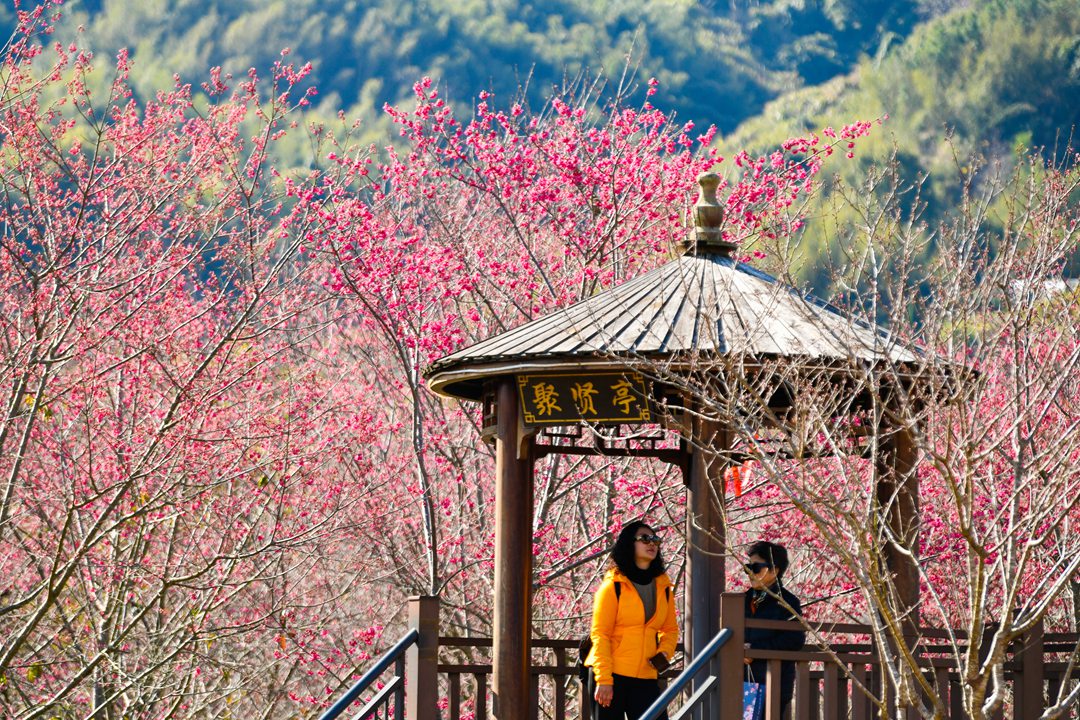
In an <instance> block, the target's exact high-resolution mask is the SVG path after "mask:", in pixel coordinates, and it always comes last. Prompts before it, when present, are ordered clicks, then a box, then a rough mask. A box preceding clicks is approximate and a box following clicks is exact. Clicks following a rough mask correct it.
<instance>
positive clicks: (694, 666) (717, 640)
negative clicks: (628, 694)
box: [639, 628, 732, 720]
mask: <svg viewBox="0 0 1080 720" xmlns="http://www.w3.org/2000/svg"><path fill="white" fill-rule="evenodd" d="M731 635H732V632H731V630H729V629H727V628H724V629H723V630H721V631H720V632H718V633H717V634H716V635H715V636H714V637H713V639H712V640H710V641H709V644H708V645H706V646H705V648H704V649H703V650H702V651H701V652H700V653H699V654H698V656H697V657H696V658H694V660H693V662H691V663H690V664H689V665H687V666H686V667H685V668H684V669H683V671H682V672H681V673H679V676H678V677H677V678H675V679H674V680H672V681H671V683H670V684H668V686H667V689H666V690H664V692H662V693H660V697H658V698H656V702H654V703H653V704H652V705H650V706H649V709H648V710H646V711H645V714H644V715H642V716H641V717H640V718H639V720H656V718H658V717H660V715H661V714H662V713H663V712H664V711H665V710H667V707H668V705H670V704H671V703H672V701H673V700H674V699H675V698H676V697H677V696H678V695H679V693H681V692H682V691H683V690H684V689H686V686H687V685H689V684H690V681H691V680H693V679H694V677H695V676H696V675H697V674H698V673H700V672H701V671H702V670H703V669H704V668H705V666H706V665H707V664H708V663H709V662H711V661H712V659H713V657H714V656H715V655H716V654H717V653H718V652H720V648H722V647H723V646H724V643H726V642H727V641H728V640H730V639H731ZM715 682H716V678H715V676H714V677H710V678H709V680H708V681H706V685H707V686H710V687H711V685H712V683H715ZM703 695H704V693H700V692H699V693H695V695H694V697H692V698H691V699H690V701H689V702H688V703H687V706H686V707H685V708H682V710H684V711H685V710H688V709H690V707H692V706H693V704H694V703H696V702H698V701H699V700H700V699H701V696H703Z"/></svg>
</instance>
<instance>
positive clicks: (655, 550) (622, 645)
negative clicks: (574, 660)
mask: <svg viewBox="0 0 1080 720" xmlns="http://www.w3.org/2000/svg"><path fill="white" fill-rule="evenodd" d="M609 565H610V567H609V569H608V571H607V574H606V575H605V576H604V579H603V581H602V582H601V583H600V587H599V588H598V589H597V591H596V596H595V597H594V598H593V614H592V626H591V628H590V630H589V635H590V637H591V639H592V649H591V650H590V651H589V655H588V657H587V658H586V659H585V665H586V666H587V667H589V668H591V669H592V672H591V679H592V681H593V683H592V684H593V685H594V687H595V689H594V690H593V698H594V699H595V700H596V714H595V718H596V720H623V718H631V719H634V718H637V717H639V716H640V715H641V714H642V713H644V712H645V710H647V709H648V707H649V706H650V705H651V704H652V703H653V701H654V700H656V698H657V697H659V695H660V686H659V684H658V683H657V676H658V673H659V672H662V671H663V670H664V669H666V668H667V666H668V665H669V664H670V662H671V657H672V656H673V655H674V654H675V644H676V643H677V642H678V640H679V625H678V623H677V621H676V619H675V588H674V586H673V585H672V583H671V579H670V578H669V577H668V576H667V573H665V572H664V559H663V557H662V555H661V553H660V537H658V536H657V535H656V533H655V532H654V531H653V529H652V527H650V526H649V525H647V524H646V523H643V522H632V523H630V524H629V525H627V526H625V527H624V528H623V529H622V531H621V532H620V533H619V537H618V539H617V540H616V541H615V547H614V549H613V550H612V551H611V559H610V561H609ZM661 717H663V718H666V717H667V715H666V714H665V715H663V716H661Z"/></svg>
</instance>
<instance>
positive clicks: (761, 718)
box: [742, 673, 765, 720]
mask: <svg viewBox="0 0 1080 720" xmlns="http://www.w3.org/2000/svg"><path fill="white" fill-rule="evenodd" d="M753 679H754V674H753V673H750V680H749V681H747V682H744V683H743V684H742V720H765V685H764V683H759V682H754V681H753Z"/></svg>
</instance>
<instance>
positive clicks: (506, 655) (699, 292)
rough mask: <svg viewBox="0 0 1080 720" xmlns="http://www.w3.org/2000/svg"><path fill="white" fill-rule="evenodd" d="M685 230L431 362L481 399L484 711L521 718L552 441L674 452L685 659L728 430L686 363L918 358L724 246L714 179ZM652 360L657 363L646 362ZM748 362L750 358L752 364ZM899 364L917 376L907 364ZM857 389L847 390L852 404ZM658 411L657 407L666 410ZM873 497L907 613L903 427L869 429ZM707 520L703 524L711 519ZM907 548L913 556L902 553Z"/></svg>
mask: <svg viewBox="0 0 1080 720" xmlns="http://www.w3.org/2000/svg"><path fill="white" fill-rule="evenodd" d="M699 184H700V186H701V195H700V197H699V199H698V202H697V203H696V205H695V206H694V212H693V217H694V227H693V228H692V230H691V231H690V233H689V236H688V239H687V241H686V242H685V244H684V245H685V248H684V249H685V252H684V253H682V254H681V255H680V256H679V257H677V258H675V259H673V260H671V261H670V262H668V263H666V264H664V265H662V266H661V267H658V268H656V269H654V270H652V271H650V272H646V273H644V274H642V275H640V276H638V277H636V278H634V279H632V280H630V281H627V282H625V283H623V284H621V285H619V286H617V287H614V288H611V289H609V290H607V291H605V292H602V293H599V294H597V295H595V296H594V297H592V298H589V299H587V300H584V301H582V302H579V303H576V304H574V305H572V306H570V307H567V308H565V309H563V310H560V311H557V312H554V313H552V314H550V315H547V316H545V317H541V318H539V319H537V320H534V321H532V322H529V323H526V324H524V325H522V326H520V327H517V328H515V329H513V330H510V331H508V332H505V333H502V334H500V335H497V336H495V337H492V338H489V339H487V340H484V341H482V342H480V343H477V344H475V345H473V346H471V347H467V348H464V349H462V350H460V351H458V352H455V353H453V354H451V355H448V356H446V357H444V358H441V359H440V360H438V361H436V362H435V363H433V364H432V365H431V366H430V367H429V368H427V370H426V372H425V375H426V377H427V381H428V385H429V387H430V388H431V389H432V390H433V391H434V392H436V393H438V394H440V395H443V396H445V397H450V398H456V399H459V400H469V401H478V402H482V403H483V416H484V430H485V433H487V434H489V436H490V437H491V438H493V440H494V443H495V448H496V451H495V454H496V474H497V479H496V490H495V492H496V497H495V502H496V530H495V539H496V548H495V602H494V607H495V616H494V623H493V641H494V648H493V661H492V662H493V675H494V677H493V688H492V689H493V695H494V713H495V716H496V717H498V718H504V719H506V720H510V719H516V718H525V717H528V712H527V710H528V702H529V698H528V688H529V660H530V632H529V628H530V622H529V620H530V613H531V576H532V538H531V528H532V513H533V466H534V462H535V461H536V459H537V458H538V457H541V456H542V455H544V454H548V453H581V452H608V453H611V454H627V455H652V456H654V457H658V458H660V459H662V460H665V461H668V462H672V463H675V464H678V465H679V466H680V467H681V468H682V470H683V473H684V480H685V484H686V492H687V503H686V506H687V516H688V517H687V535H688V537H687V558H686V561H687V568H686V572H685V578H686V580H685V585H686V587H685V588H684V596H685V598H686V607H685V608H684V612H683V626H684V644H685V647H686V651H687V654H688V655H690V656H691V657H693V656H694V655H695V654H696V653H697V652H699V651H700V650H701V649H702V648H703V647H704V646H705V645H706V643H708V641H709V639H710V638H712V637H713V635H715V634H716V633H717V632H718V630H719V619H720V594H721V592H723V591H724V589H725V578H724V550H725V548H724V547H723V545H724V537H725V536H724V533H723V522H722V520H721V516H720V510H719V508H718V507H717V506H716V505H715V503H713V502H712V501H711V500H712V498H713V497H714V496H715V495H719V497H723V492H722V490H721V491H720V492H718V493H713V492H711V489H712V488H715V487H716V483H719V482H721V481H722V476H723V472H724V470H725V466H726V464H727V463H728V462H730V457H731V454H730V452H729V451H730V450H731V444H732V439H733V431H732V428H731V427H730V426H727V425H725V422H724V421H723V418H719V419H715V418H714V419H710V418H709V417H707V413H703V412H695V408H696V407H697V406H700V405H701V404H702V398H700V397H698V398H695V397H694V396H693V393H689V394H688V393H687V392H686V387H685V385H682V384H681V383H679V382H674V381H673V379H675V378H678V377H679V374H680V373H681V372H683V371H686V372H690V371H691V370H692V369H694V368H700V367H702V364H703V363H704V364H705V365H706V366H707V365H708V364H709V363H710V362H711V361H717V364H718V365H720V364H722V362H721V361H723V360H725V359H730V358H732V357H739V358H741V359H744V360H745V359H749V362H743V363H740V365H739V367H740V368H744V369H746V368H750V369H753V368H757V369H759V370H760V369H761V368H764V367H766V366H771V367H779V366H785V367H814V368H819V369H820V368H832V369H833V372H834V373H835V374H836V376H838V377H839V376H842V375H843V373H844V372H845V371H846V370H845V369H846V368H854V367H858V368H862V369H863V370H865V368H867V367H873V366H876V365H888V366H890V367H904V366H916V365H918V364H919V360H920V358H919V357H918V355H917V353H915V352H913V351H911V350H909V349H906V348H905V347H903V346H902V345H899V344H897V343H896V342H894V341H893V340H892V339H891V338H890V336H889V335H888V333H887V332H886V331H884V330H883V329H882V328H880V327H877V326H873V325H868V324H865V323H859V322H856V321H853V320H851V319H850V318H849V317H847V316H846V315H845V314H844V313H842V312H840V311H839V310H838V309H837V308H835V307H833V306H831V305H829V304H828V303H825V302H822V301H820V300H817V299H815V298H813V297H808V296H806V295H804V294H802V293H800V292H798V291H797V290H795V289H793V288H791V287H788V286H785V285H783V284H782V283H779V282H778V281H777V280H776V279H775V278H773V277H771V276H769V275H767V274H765V273H762V272H760V271H758V270H755V269H754V268H752V267H750V266H749V265H747V264H745V263H742V262H739V261H738V260H737V259H736V258H735V257H734V256H733V253H734V250H735V246H734V245H732V244H731V243H729V242H726V241H725V240H724V236H723V230H722V224H723V209H722V207H721V205H720V204H719V202H718V200H717V198H716V190H717V187H718V184H719V178H718V176H716V175H714V174H706V175H702V176H701V177H700V178H699ZM660 367H662V368H663V369H664V371H663V373H658V372H657V371H656V369H657V368H660ZM748 371H749V370H748ZM911 377H915V375H914V374H912V375H911ZM796 400H797V399H796V398H792V397H789V396H785V393H784V392H783V391H782V389H779V390H778V391H777V393H776V394H775V395H774V396H772V397H770V398H768V399H767V401H768V403H769V404H770V405H775V406H777V408H778V409H780V410H782V409H783V406H785V405H790V404H792V403H794V402H796ZM858 402H859V399H858V398H852V406H855V405H857V404H858ZM680 406H681V407H682V408H683V409H684V410H686V412H684V413H683V415H682V419H681V425H680V428H681V431H682V432H681V437H682V438H683V440H682V442H681V443H680V444H679V448H678V449H671V448H670V447H669V448H657V449H650V448H648V447H635V448H610V447H608V448H605V447H602V446H600V447H594V448H581V447H578V446H574V445H563V444H543V443H539V442H537V433H538V431H539V430H541V429H543V428H544V427H547V426H553V425H570V424H579V423H581V422H583V421H584V422H588V423H591V424H596V425H603V424H620V425H633V424H643V423H655V422H658V421H661V420H662V419H663V417H668V418H670V410H671V408H673V407H680ZM662 416H663V417H662ZM875 432H876V433H877V436H878V437H877V439H878V448H879V454H878V457H879V469H880V472H879V473H878V484H879V496H881V497H886V498H890V499H891V501H890V502H888V503H887V505H886V504H884V503H883V506H887V508H888V511H887V512H888V513H889V517H888V522H889V523H890V525H891V526H892V528H893V531H894V532H895V534H896V537H899V538H903V539H904V541H905V542H904V545H905V546H906V550H907V551H909V552H903V553H900V552H897V553H894V554H892V555H891V556H890V557H889V558H888V559H889V562H890V565H891V566H892V571H893V573H894V575H895V577H896V586H897V594H898V595H899V596H900V598H901V600H902V602H903V603H904V605H906V607H907V609H909V610H910V612H909V613H908V614H907V622H909V623H910V624H911V626H912V627H913V628H914V627H915V626H916V625H917V622H918V601H919V585H918V575H917V570H916V568H915V564H914V560H913V559H912V558H913V557H914V555H913V553H914V551H915V549H916V547H917V545H916V536H917V520H916V518H917V515H918V486H917V479H916V476H915V473H914V467H915V464H916V461H917V458H916V450H915V445H914V442H913V435H912V432H913V428H910V427H904V426H902V425H901V426H894V427H879V428H875ZM710 530H712V531H711V532H710ZM909 553H910V554H909Z"/></svg>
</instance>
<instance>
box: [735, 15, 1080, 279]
mask: <svg viewBox="0 0 1080 720" xmlns="http://www.w3.org/2000/svg"><path fill="white" fill-rule="evenodd" d="M884 116H888V120H887V121H886V122H885V123H884V124H883V127H882V128H881V129H879V130H877V131H876V132H875V134H874V136H872V137H871V138H870V139H868V140H864V141H861V142H860V146H859V148H858V150H857V161H858V162H857V164H855V165H854V166H851V167H849V168H848V169H847V171H846V174H845V180H846V181H847V183H848V184H849V186H850V184H853V183H859V182H860V181H859V180H857V178H863V179H865V178H866V177H868V168H869V166H870V165H871V164H875V163H882V162H885V161H887V160H888V159H890V158H895V161H896V164H897V167H898V169H899V171H900V179H901V180H902V181H905V182H906V183H907V184H909V185H912V184H916V183H918V184H919V186H920V192H919V193H915V192H914V190H909V191H908V192H907V198H908V203H909V207H908V211H909V212H910V211H912V210H915V211H918V212H919V215H920V219H921V221H922V222H926V223H929V224H930V225H931V226H933V225H934V224H936V223H938V222H941V221H944V220H946V219H947V218H948V217H949V215H950V214H951V211H952V210H953V209H955V208H956V207H957V206H958V204H959V203H960V202H961V201H962V197H963V192H964V188H965V187H967V188H969V189H970V190H971V191H972V192H975V193H978V192H979V191H980V188H982V187H986V186H987V185H988V184H989V182H988V180H987V181H980V179H979V178H978V177H975V178H972V177H971V174H972V173H973V172H974V171H975V170H976V169H978V170H979V172H980V173H982V174H983V177H986V178H989V176H990V175H992V174H997V175H999V176H1000V175H1002V174H1008V173H1009V172H1010V170H1011V169H1012V167H1013V166H1014V165H1015V162H1016V159H1017V157H1018V156H1019V155H1020V154H1022V153H1024V152H1027V151H1030V150H1037V151H1040V152H1042V153H1043V154H1044V155H1045V156H1046V158H1047V159H1048V160H1049V161H1055V160H1057V161H1060V159H1061V157H1062V154H1063V153H1064V151H1065V149H1066V148H1067V147H1068V145H1069V143H1070V142H1071V140H1072V133H1073V130H1074V129H1075V128H1076V127H1077V125H1078V123H1080V5H1078V4H1077V3H1076V2H1075V0H981V1H977V2H973V3H972V5H971V6H970V7H968V8H960V9H957V10H954V11H952V12H950V13H949V14H947V15H945V16H942V17H939V18H937V19H934V20H932V21H930V22H927V23H924V24H922V25H919V26H918V27H917V28H916V29H915V30H914V32H913V33H911V35H910V37H908V39H907V40H906V41H905V42H904V43H902V44H899V45H897V46H895V47H894V48H893V49H892V50H891V51H890V52H888V53H887V54H884V55H882V56H880V57H876V58H869V57H864V58H863V59H862V60H861V61H860V62H859V63H858V65H857V66H856V67H855V69H854V70H853V71H852V72H851V73H850V74H849V75H847V76H844V77H838V78H836V79H834V80H832V81H830V82H827V83H824V84H822V85H820V86H818V87H814V88H808V89H804V90H801V91H798V92H794V93H790V94H788V95H785V96H783V97H781V98H779V99H777V100H775V101H773V102H770V103H769V104H768V105H767V106H766V108H765V110H764V112H763V113H762V114H761V115H759V116H758V117H756V118H753V119H752V120H749V121H747V122H746V123H744V124H743V125H742V126H741V127H740V128H739V129H738V131H736V132H735V133H733V134H731V135H730V136H728V137H727V138H725V140H724V143H725V146H726V147H728V148H742V147H749V148H752V149H758V150H764V149H767V148H771V147H774V146H775V144H776V143H777V142H779V141H780V140H782V139H784V138H786V137H788V136H790V135H793V134H802V133H804V132H807V131H812V130H814V129H817V128H821V127H823V126H828V125H839V124H841V123H846V122H850V121H851V120H853V119H872V118H881V117H884ZM972 158H976V163H975V165H974V166H973V165H972V163H971V160H972ZM861 187H862V189H863V191H865V192H868V191H869V190H867V189H866V185H865V180H863V181H862V182H861ZM892 188H893V184H892V182H883V183H881V184H879V185H878V186H877V187H876V188H875V190H874V192H879V193H881V192H892ZM852 191H854V192H858V191H859V188H854V190H852V188H850V187H849V188H848V192H852ZM832 207H834V206H833V204H832V203H831V202H830V199H829V198H824V199H823V201H822V204H820V205H815V206H814V207H812V208H810V209H809V212H810V214H811V215H812V216H813V221H812V222H811V223H809V225H808V228H807V232H806V234H805V236H804V238H803V244H802V247H800V248H799V250H800V252H801V253H802V254H803V256H804V257H805V262H804V263H803V267H804V268H805V271H804V273H803V277H802V279H803V280H805V281H807V282H809V283H810V284H811V285H813V286H814V287H816V288H818V289H819V290H822V291H826V292H827V290H825V288H829V287H830V283H831V282H833V279H831V278H829V277H826V273H827V272H828V270H829V268H830V267H834V268H835V267H839V269H840V271H841V272H843V271H844V269H845V268H844V266H845V263H846V258H847V256H848V255H849V254H852V253H854V254H858V246H859V245H860V242H861V241H860V232H861V230H860V225H865V222H863V221H862V219H860V218H858V217H856V215H857V213H853V212H852V208H851V207H850V204H848V206H847V207H845V209H844V210H843V211H838V212H840V214H839V215H837V214H836V212H834V210H833V209H831V208H832ZM991 211H992V212H991V221H992V222H991V223H990V225H989V227H990V228H991V229H992V228H993V227H994V226H995V225H996V223H994V222H993V220H994V217H993V212H994V208H993V206H992V208H991ZM1001 212H1006V210H1005V209H1001ZM862 241H865V237H862ZM987 242H988V243H989V244H990V245H991V246H992V245H993V238H992V237H991V238H988V239H987ZM933 252H934V248H933V247H932V246H929V247H927V249H926V253H927V257H926V260H927V261H929V259H930V257H932V256H933Z"/></svg>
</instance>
